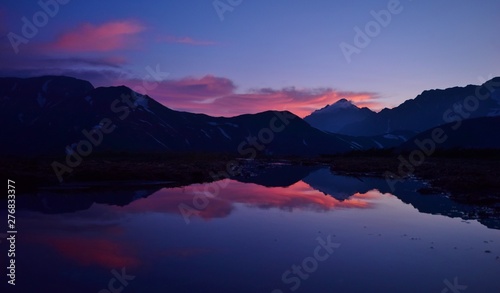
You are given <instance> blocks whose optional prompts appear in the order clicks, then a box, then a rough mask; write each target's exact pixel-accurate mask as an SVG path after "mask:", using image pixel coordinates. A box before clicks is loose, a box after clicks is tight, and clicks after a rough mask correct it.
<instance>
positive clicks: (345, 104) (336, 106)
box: [314, 99, 359, 113]
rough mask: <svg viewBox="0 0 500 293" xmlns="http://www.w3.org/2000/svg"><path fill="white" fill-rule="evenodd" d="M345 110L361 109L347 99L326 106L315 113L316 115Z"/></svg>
mask: <svg viewBox="0 0 500 293" xmlns="http://www.w3.org/2000/svg"><path fill="white" fill-rule="evenodd" d="M345 109H359V108H358V107H357V106H356V105H354V104H353V103H352V102H351V101H349V100H347V99H340V100H338V101H337V102H335V103H333V104H331V105H326V106H325V107H324V108H322V109H319V110H316V111H314V112H315V113H331V112H337V111H340V110H345Z"/></svg>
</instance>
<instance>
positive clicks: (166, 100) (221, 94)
mask: <svg viewBox="0 0 500 293" xmlns="http://www.w3.org/2000/svg"><path fill="white" fill-rule="evenodd" d="M115 84H116V85H122V84H124V85H127V86H129V87H131V88H132V89H133V90H135V91H137V92H140V93H142V94H147V95H149V96H150V97H152V98H153V99H155V100H157V101H159V102H160V103H162V104H164V105H165V106H167V107H169V108H172V109H175V110H182V111H188V112H195V113H205V114H208V115H213V116H226V117H229V116H236V115H241V114H249V113H258V112H263V111H267V110H280V111H281V110H288V111H291V112H293V113H295V114H296V115H298V116H300V117H305V116H307V115H309V114H310V113H311V112H313V111H314V110H317V109H320V108H323V107H324V106H326V105H327V104H333V103H335V102H336V101H338V100H340V99H343V98H345V99H348V100H351V101H352V102H353V103H354V104H356V105H358V106H360V107H369V108H371V109H381V108H382V105H381V103H380V102H379V101H378V100H377V99H378V95H377V94H375V93H370V92H346V91H337V90H334V89H331V88H322V89H298V88H294V87H292V88H284V89H278V90H276V89H269V88H264V89H254V90H251V91H248V92H244V93H238V92H237V91H236V90H237V87H236V86H235V84H234V83H233V82H232V81H231V80H230V79H227V78H223V77H216V76H212V75H207V76H204V77H202V78H193V77H190V78H184V79H179V80H166V81H160V82H157V83H156V84H155V85H154V86H153V87H151V86H150V87H149V90H146V89H145V87H143V86H142V81H141V80H119V81H117V82H116V83H115Z"/></svg>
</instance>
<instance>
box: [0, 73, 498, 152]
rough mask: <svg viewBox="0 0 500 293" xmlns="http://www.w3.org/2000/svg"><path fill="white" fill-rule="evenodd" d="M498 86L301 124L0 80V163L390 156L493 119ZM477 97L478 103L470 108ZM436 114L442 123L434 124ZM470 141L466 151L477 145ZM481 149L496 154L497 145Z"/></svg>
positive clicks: (120, 91)
mask: <svg viewBox="0 0 500 293" xmlns="http://www.w3.org/2000/svg"><path fill="white" fill-rule="evenodd" d="M499 83H500V78H495V79H492V80H490V81H489V82H487V83H486V84H484V85H482V86H473V85H469V86H466V87H456V88H451V89H446V90H431V91H425V92H423V93H422V94H421V95H419V96H417V97H416V98H415V99H412V100H408V101H406V102H404V103H403V104H401V105H400V106H398V107H396V108H393V109H384V110H382V111H380V112H378V113H376V112H373V111H371V110H370V109H368V108H358V107H356V106H355V105H353V104H352V103H351V102H349V101H347V100H340V101H338V102H337V103H335V104H333V105H329V106H327V107H325V108H323V109H320V110H318V111H315V112H314V113H312V114H311V115H310V116H308V117H306V118H305V119H304V120H303V119H301V118H299V117H298V116H296V115H294V114H292V113H290V112H287V111H266V112H262V113H257V114H246V115H240V116H236V117H231V118H225V117H211V116H208V115H204V114H194V113H188V112H180V111H175V110H172V109H169V108H167V107H165V106H163V105H162V104H160V103H158V102H157V101H155V100H154V99H152V98H151V97H149V96H147V95H141V94H139V93H136V92H133V91H132V90H131V89H129V88H127V87H125V86H119V87H99V88H95V87H94V86H93V85H92V84H91V83H90V82H88V81H85V80H80V79H76V78H72V77H66V76H42V77H34V78H10V77H9V78H0V123H1V126H0V140H1V141H2V142H3V143H2V144H0V154H1V155H3V156H6V155H7V156H21V157H33V156H35V157H36V156H57V155H71V154H73V153H79V154H80V155H82V154H88V153H92V152H98V153H105V154H106V153H109V154H115V153H126V154H136V153H163V152H221V153H239V154H240V155H241V156H243V157H248V158H252V157H255V156H256V155H259V154H261V155H307V156H309V155H319V154H336V153H344V152H348V151H351V150H366V149H374V148H379V149H380V148H392V147H397V146H400V145H402V144H403V143H405V142H406V141H409V140H410V141H411V140H412V137H413V136H414V135H417V134H418V133H422V132H424V131H427V130H428V129H431V128H433V127H437V126H439V125H442V124H445V123H446V122H453V121H455V120H458V118H457V117H459V118H460V117H462V118H461V119H465V118H467V119H469V118H479V117H492V116H500V104H499V102H500V91H499V90H498V88H499ZM478 92H479V93H481V94H482V95H483V96H484V97H485V98H482V99H481V100H480V99H478V98H476V100H477V101H476V100H472V98H470V97H475V96H477V93H478ZM468 97H469V98H468ZM473 102H474V103H473ZM475 102H477V103H475ZM476 104H477V105H476ZM476 106H477V107H476ZM457 107H461V108H460V109H462V110H461V111H459V109H458V108H457ZM472 108H474V111H468V112H467V113H464V111H467V110H471V109H472ZM450 109H451V110H450ZM444 113H447V115H448V117H445V118H443V115H444ZM457 113H458V114H457ZM464 114H468V115H464ZM457 115H461V116H457ZM447 120H448V121H447ZM491 122H492V121H491V120H488V119H479V120H475V122H473V123H472V122H471V123H464V125H468V127H467V128H465V127H464V131H463V132H465V130H467V132H474V128H485V127H486V128H487V129H489V135H495V134H496V133H497V132H495V129H492V128H488V124H489V123H491ZM493 122H495V123H497V122H496V120H494V121H493ZM495 125H496V124H495ZM481 133H482V134H483V135H485V136H486V137H487V136H488V134H485V133H484V132H481ZM424 135H425V133H424ZM454 135H455V136H456V138H453V140H450V141H457V143H454V144H453V146H454V147H461V146H464V147H469V146H470V145H469V144H467V143H465V141H464V143H460V141H461V139H463V140H467V139H468V138H467V136H466V135H465V134H464V135H465V136H464V137H461V136H460V132H455V133H454ZM497 136H498V135H497ZM476 139H478V140H476V143H475V145H473V146H474V147H477V146H480V145H481V141H482V140H481V139H479V138H476ZM487 143H488V147H493V148H495V147H497V148H500V142H498V139H497V140H494V143H491V139H490V140H488V141H487Z"/></svg>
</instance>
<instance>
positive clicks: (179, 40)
mask: <svg viewBox="0 0 500 293" xmlns="http://www.w3.org/2000/svg"><path fill="white" fill-rule="evenodd" d="M158 40H159V41H161V42H167V43H173V44H184V45H192V46H211V45H216V44H217V43H216V42H212V41H200V40H195V39H193V38H191V37H176V36H165V37H160V38H159V39H158Z"/></svg>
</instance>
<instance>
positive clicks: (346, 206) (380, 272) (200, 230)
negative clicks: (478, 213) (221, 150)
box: [0, 167, 500, 293]
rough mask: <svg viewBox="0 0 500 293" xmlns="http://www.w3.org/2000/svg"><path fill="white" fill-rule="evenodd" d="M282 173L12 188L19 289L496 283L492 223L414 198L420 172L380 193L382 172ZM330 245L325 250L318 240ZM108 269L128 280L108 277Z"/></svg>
mask: <svg viewBox="0 0 500 293" xmlns="http://www.w3.org/2000/svg"><path fill="white" fill-rule="evenodd" d="M283 170H284V169H270V170H267V171H266V172H262V173H260V174H250V175H249V176H246V177H245V178H239V180H240V181H237V180H230V179H225V180H222V181H219V182H214V183H210V184H195V185H191V186H186V187H176V188H159V187H148V186H142V187H126V188H125V190H123V189H120V188H118V189H115V188H113V189H106V190H93V189H89V190H85V191H80V192H70V191H53V190H41V191H39V192H38V193H37V194H36V195H31V196H28V195H26V196H24V197H22V198H21V197H19V198H18V211H17V219H18V220H17V226H18V231H19V232H18V236H17V237H18V240H17V250H18V253H17V260H16V261H17V264H18V265H17V280H16V281H17V285H16V288H17V289H19V290H20V291H19V292H42V291H40V290H41V289H42V288H43V292H112V291H111V290H109V289H108V286H109V284H110V283H111V285H112V286H114V288H116V289H117V290H120V289H121V291H120V292H123V293H127V292H172V293H175V292H266V293H267V292H273V293H278V292H454V291H453V290H452V289H451V288H450V285H451V286H453V284H458V285H459V286H461V287H459V288H461V289H460V290H463V291H458V292H500V278H499V276H500V257H499V256H500V245H499V244H500V230H498V226H497V223H496V222H494V221H486V220H485V221H482V222H479V221H477V220H466V219H467V215H468V214H470V213H471V210H470V207H467V206H463V205H460V204H457V203H455V202H453V201H451V200H450V199H448V198H447V197H446V196H440V195H432V196H430V195H425V196H424V195H420V194H418V193H417V192H416V190H418V189H419V188H420V187H422V186H423V184H424V183H423V182H418V181H408V182H405V183H402V184H400V185H399V186H398V189H397V190H396V191H395V192H394V194H391V193H389V190H388V186H387V184H386V182H385V181H384V180H383V179H379V178H368V177H361V178H355V177H347V176H339V175H334V174H332V173H331V172H330V171H329V170H328V169H317V168H306V167H304V168H295V169H290V170H288V171H286V172H285V171H283ZM206 191H209V192H211V193H212V194H209V198H208V199H207V198H206V197H205V195H204V194H205V192H206ZM204 198H205V199H204ZM193 200H195V202H193ZM180 207H181V208H180ZM187 207H189V208H191V209H189V208H187ZM197 207H198V208H197ZM186 209H187V210H188V211H190V213H184V215H183V213H182V212H181V210H184V211H186ZM2 213H5V210H3V211H2ZM327 242H330V243H334V246H332V247H333V248H332V247H330V250H331V252H329V251H328V249H325V248H319V249H318V247H320V246H321V243H327ZM0 246H1V247H2V249H7V248H6V245H5V243H2V244H0ZM318 256H321V257H322V258H323V257H324V258H326V259H324V260H318V258H317V257H318ZM313 259H315V260H313ZM304 265H305V266H306V267H307V266H308V267H307V268H306V269H304V267H303V266H304ZM294 266H295V268H297V267H300V272H298V271H296V270H295V272H294ZM112 270H115V271H118V272H121V271H122V270H124V272H125V273H126V274H127V275H130V276H133V279H132V277H130V279H129V280H125V281H122V282H121V283H120V282H119V281H116V282H114V281H112V280H113V279H114V278H116V277H115V275H114V274H113V273H112ZM110 281H111V282H110ZM124 285H125V286H124ZM465 286H466V289H465V290H464V288H465ZM104 289H105V290H108V291H105V290H104ZM292 289H295V291H292ZM445 290H446V291H445ZM455 290H456V288H455ZM116 292H119V291H116Z"/></svg>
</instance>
